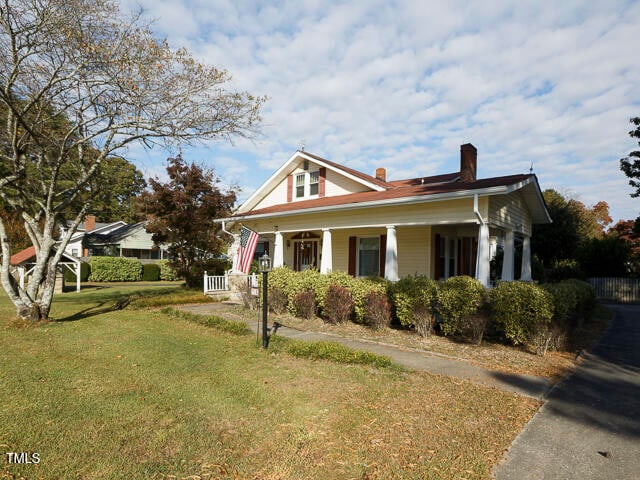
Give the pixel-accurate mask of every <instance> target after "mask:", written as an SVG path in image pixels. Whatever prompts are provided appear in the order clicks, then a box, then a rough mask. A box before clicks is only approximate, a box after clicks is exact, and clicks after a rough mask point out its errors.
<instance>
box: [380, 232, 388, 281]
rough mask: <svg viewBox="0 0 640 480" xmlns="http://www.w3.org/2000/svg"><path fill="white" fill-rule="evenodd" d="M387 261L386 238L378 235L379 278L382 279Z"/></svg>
mask: <svg viewBox="0 0 640 480" xmlns="http://www.w3.org/2000/svg"><path fill="white" fill-rule="evenodd" d="M386 261H387V236H386V235H380V276H381V277H384V268H385V263H386Z"/></svg>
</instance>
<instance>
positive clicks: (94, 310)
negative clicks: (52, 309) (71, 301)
mask: <svg viewBox="0 0 640 480" xmlns="http://www.w3.org/2000/svg"><path fill="white" fill-rule="evenodd" d="M120 297H121V298H119V299H118V300H116V301H115V302H114V303H112V304H109V305H107V304H108V303H110V302H108V301H106V300H105V301H103V302H99V303H98V304H97V305H93V306H91V307H88V308H85V309H84V310H80V311H79V312H76V313H74V314H73V315H69V316H67V317H63V318H59V319H56V322H74V321H77V320H82V319H85V318H89V317H94V316H96V315H102V314H103V313H109V312H116V311H118V310H122V309H124V308H126V307H127V306H128V305H129V303H131V296H130V295H120ZM105 305H106V306H105Z"/></svg>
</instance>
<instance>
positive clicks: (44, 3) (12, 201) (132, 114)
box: [0, 0, 264, 320]
mask: <svg viewBox="0 0 640 480" xmlns="http://www.w3.org/2000/svg"><path fill="white" fill-rule="evenodd" d="M229 79H230V77H229V75H228V74H227V72H226V71H224V70H219V69H217V68H215V67H212V66H208V65H204V64H201V63H199V62H197V61H196V60H194V59H193V57H192V56H191V54H190V53H189V52H188V51H186V50H185V49H179V50H174V49H172V48H170V47H169V45H168V44H167V43H166V42H165V41H161V40H158V39H156V38H155V37H154V35H153V33H152V32H151V30H150V28H149V26H148V25H147V24H145V23H143V21H142V19H141V16H140V15H126V14H124V13H123V12H121V11H120V9H119V6H118V2H116V1H115V0H100V1H95V0H38V1H25V0H2V3H1V4H0V123H1V127H2V128H0V199H1V200H2V202H3V204H4V205H6V206H7V207H9V208H10V209H11V210H12V211H14V212H16V214H17V215H18V216H19V218H20V219H21V221H22V222H23V225H24V228H25V231H26V233H27V235H28V237H29V239H30V241H31V244H32V246H33V247H34V248H35V256H36V264H35V267H34V269H33V270H32V273H31V277H30V281H29V284H28V286H27V287H26V288H24V289H23V288H21V287H20V285H19V284H18V282H17V281H16V280H15V278H14V277H13V275H12V273H11V265H10V257H11V255H12V253H15V251H16V245H14V244H13V243H12V241H11V240H10V237H9V235H8V232H7V226H6V225H5V223H4V220H3V219H2V217H0V248H1V254H2V260H1V264H0V281H1V283H2V286H3V288H4V290H5V291H6V292H7V295H8V296H9V298H10V299H11V301H12V302H13V304H14V305H15V307H16V311H17V314H18V316H19V317H21V318H30V319H34V320H38V319H45V318H48V317H49V311H50V308H51V301H52V299H53V290H54V284H55V276H56V268H57V265H58V262H59V261H60V258H61V255H62V252H63V251H64V249H65V247H66V245H67V244H68V242H69V240H70V238H71V236H72V235H73V234H74V233H75V231H76V229H77V226H78V224H79V223H80V222H81V221H82V219H83V218H84V216H85V213H86V212H87V211H88V210H89V208H90V207H91V202H92V201H93V200H94V199H95V198H96V197H95V196H94V195H92V194H91V186H92V184H95V182H96V178H97V177H98V175H99V174H100V170H101V165H102V164H103V163H104V162H105V159H107V158H110V157H113V156H118V154H119V153H121V152H123V151H124V149H125V148H126V147H127V146H128V145H131V144H134V143H137V144H142V145H146V146H151V145H153V144H158V145H161V146H165V145H175V144H176V143H186V144H189V143H196V142H199V141H205V140H230V139H232V138H234V137H237V136H243V137H251V136H253V135H255V133H256V131H257V127H258V125H259V122H260V108H261V106H262V104H263V102H264V98H256V97H253V96H252V95H250V94H248V93H246V92H237V91H231V90H229V89H228V88H227V84H228V82H229ZM67 222H69V223H70V228H68V230H66V231H65V234H64V236H62V237H59V232H60V226H61V225H63V224H66V223H67Z"/></svg>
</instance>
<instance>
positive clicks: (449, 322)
mask: <svg viewBox="0 0 640 480" xmlns="http://www.w3.org/2000/svg"><path fill="white" fill-rule="evenodd" d="M269 300H270V307H271V309H272V310H273V311H274V312H276V313H282V312H284V311H287V310H288V311H289V312H290V313H291V314H293V315H296V316H298V317H302V318H310V317H312V316H314V315H319V316H320V317H321V318H323V319H324V320H325V321H327V322H330V323H341V322H345V321H347V320H352V321H354V322H356V323H360V324H364V325H368V326H371V327H373V328H381V327H384V326H388V325H389V324H390V321H391V319H392V318H395V319H397V321H398V322H399V323H400V324H401V325H403V326H405V327H411V328H414V329H415V330H416V331H417V332H418V333H419V334H420V335H423V336H427V335H430V334H431V333H433V331H434V330H435V329H436V327H437V328H438V329H439V331H440V332H441V333H442V334H443V335H455V336H461V337H464V338H466V339H468V340H471V341H474V342H476V343H480V342H481V341H482V338H483V335H484V333H485V331H486V330H487V328H488V326H489V324H491V325H492V326H493V327H494V330H495V331H496V333H497V334H498V335H502V336H503V337H504V338H506V339H507V340H508V341H509V342H511V343H512V344H514V345H518V344H525V345H528V346H530V347H531V348H534V349H535V350H536V352H537V353H540V354H544V353H545V352H546V350H547V349H548V348H557V347H560V346H561V343H562V339H563V338H564V337H565V336H566V335H567V334H568V333H569V332H570V331H571V329H573V328H574V327H576V326H580V325H581V323H582V321H583V320H584V319H586V318H588V317H589V315H590V313H591V310H592V309H593V307H594V305H595V292H594V290H593V288H592V287H591V285H589V284H588V283H586V282H582V281H580V280H565V281H562V282H560V283H556V284H545V285H537V284H535V283H530V282H503V283H500V284H499V285H498V286H497V287H496V288H494V289H492V290H490V291H489V290H486V289H485V288H484V287H483V286H482V285H481V284H480V282H478V281H477V280H475V279H473V278H471V277H468V276H458V277H451V278H449V279H448V280H446V281H444V282H436V281H434V280H431V279H429V278H427V277H424V276H414V277H406V278H404V279H402V280H399V281H398V282H395V283H389V282H386V281H385V280H383V279H379V278H367V279H356V278H353V277H351V276H349V275H348V274H346V273H344V272H332V273H330V274H328V275H321V274H319V273H318V272H317V271H315V270H307V271H305V272H293V271H292V270H290V269H288V268H286V267H285V268H276V269H274V270H273V271H272V272H271V274H270V275H269ZM392 314H393V315H392Z"/></svg>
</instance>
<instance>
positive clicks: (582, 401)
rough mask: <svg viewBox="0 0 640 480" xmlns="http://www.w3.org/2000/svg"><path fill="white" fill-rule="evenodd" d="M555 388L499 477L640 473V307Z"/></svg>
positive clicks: (622, 312) (630, 309) (626, 476)
mask: <svg viewBox="0 0 640 480" xmlns="http://www.w3.org/2000/svg"><path fill="white" fill-rule="evenodd" d="M611 308H612V309H613V310H614V311H615V312H616V316H615V318H614V320H613V321H612V324H611V327H610V328H609V330H608V331H607V332H606V333H605V335H604V336H603V337H602V339H601V340H600V342H599V343H598V345H597V346H596V347H595V348H594V349H593V351H592V352H591V353H589V354H587V355H585V358H584V360H583V362H582V363H581V364H580V365H579V366H578V368H577V369H576V372H575V373H574V374H573V375H572V376H571V377H569V378H568V379H567V380H565V381H564V382H562V383H561V384H560V385H558V386H557V387H556V388H554V389H553V390H552V391H551V392H550V393H549V395H548V397H547V401H546V403H545V404H544V405H543V406H542V408H541V409H540V410H539V411H538V413H537V414H536V415H535V416H534V417H533V419H532V420H531V421H530V422H529V423H528V424H527V426H526V427H525V428H524V430H523V431H522V432H521V433H520V435H519V436H518V437H517V438H516V440H515V441H514V442H513V444H512V446H511V449H510V450H509V452H508V453H507V455H506V456H505V459H504V460H503V462H502V463H501V464H500V465H498V466H497V467H496V469H495V471H494V473H495V475H496V477H497V479H498V480H512V479H513V480H526V479H536V480H541V479H554V480H562V479H594V480H595V479H598V480H607V479H611V480H613V479H615V480H631V479H640V306H637V305H635V306H611Z"/></svg>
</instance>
